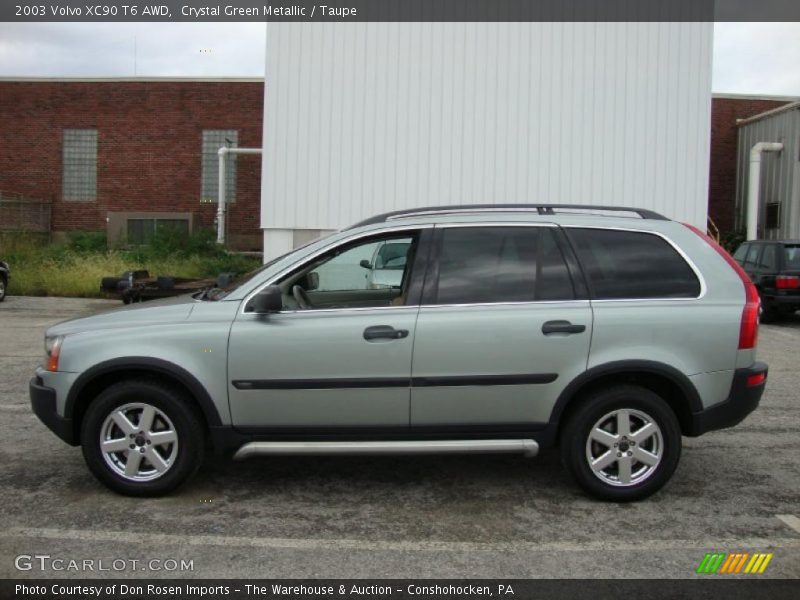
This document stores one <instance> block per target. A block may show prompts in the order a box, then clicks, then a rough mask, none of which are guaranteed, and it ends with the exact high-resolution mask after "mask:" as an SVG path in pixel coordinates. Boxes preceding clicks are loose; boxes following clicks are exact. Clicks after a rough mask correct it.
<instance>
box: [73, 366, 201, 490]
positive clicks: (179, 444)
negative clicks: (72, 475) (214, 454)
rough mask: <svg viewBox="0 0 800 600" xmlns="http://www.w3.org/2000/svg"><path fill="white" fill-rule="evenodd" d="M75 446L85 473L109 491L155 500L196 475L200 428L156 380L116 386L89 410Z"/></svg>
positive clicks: (190, 410)
mask: <svg viewBox="0 0 800 600" xmlns="http://www.w3.org/2000/svg"><path fill="white" fill-rule="evenodd" d="M81 446H82V448H83V456H84V459H85V460H86V464H87V465H88V467H89V469H90V470H91V471H92V473H93V474H94V475H95V476H96V477H97V478H98V479H99V480H100V481H101V482H102V483H104V484H105V485H106V486H108V487H109V488H111V489H112V490H114V491H115V492H119V493H121V494H126V495H129V496H159V495H161V494H165V493H167V492H170V491H172V490H173V489H175V488H176V487H178V486H179V485H180V484H182V483H183V482H184V481H186V480H187V479H188V478H189V477H191V476H192V475H193V474H194V473H195V472H196V471H197V469H198V468H199V466H200V463H201V462H202V457H203V447H204V429H203V425H202V421H201V419H200V417H199V416H198V414H197V411H196V410H195V409H194V407H193V406H192V405H191V404H190V402H189V401H188V400H187V398H185V397H183V395H182V394H181V393H180V391H179V390H176V389H174V388H172V387H169V386H166V385H163V384H162V383H160V382H158V381H150V380H129V381H121V382H119V383H116V384H114V385H112V386H111V387H109V388H107V389H106V390H104V391H103V392H102V393H101V394H100V395H99V396H98V397H97V398H96V399H95V400H94V401H93V402H92V403H91V404H90V405H89V408H88V410H87V411H86V416H85V417H84V420H83V425H82V427H81Z"/></svg>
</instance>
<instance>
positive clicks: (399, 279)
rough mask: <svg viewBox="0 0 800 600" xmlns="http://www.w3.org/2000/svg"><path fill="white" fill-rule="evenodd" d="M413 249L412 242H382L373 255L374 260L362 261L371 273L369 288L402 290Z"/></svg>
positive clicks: (368, 280) (368, 281)
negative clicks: (407, 263)
mask: <svg viewBox="0 0 800 600" xmlns="http://www.w3.org/2000/svg"><path fill="white" fill-rule="evenodd" d="M410 249H411V242H410V241H402V240H401V241H388V242H381V243H380V244H378V245H377V247H376V248H375V251H374V252H373V254H372V260H370V261H368V260H362V261H361V263H360V264H361V266H362V267H363V268H365V269H367V270H368V271H369V274H368V275H367V287H369V288H371V289H379V288H387V287H388V288H400V287H401V286H402V285H403V273H404V272H405V270H406V261H407V259H408V253H409V250H410Z"/></svg>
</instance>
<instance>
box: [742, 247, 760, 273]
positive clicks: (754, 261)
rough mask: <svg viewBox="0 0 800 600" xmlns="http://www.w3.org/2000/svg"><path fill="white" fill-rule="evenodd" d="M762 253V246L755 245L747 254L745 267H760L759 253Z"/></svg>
mask: <svg viewBox="0 0 800 600" xmlns="http://www.w3.org/2000/svg"><path fill="white" fill-rule="evenodd" d="M759 252H761V245H760V244H753V245H752V246H750V250H748V252H747V258H745V259H744V264H745V266H748V267H753V268H755V267H757V266H758V253H759Z"/></svg>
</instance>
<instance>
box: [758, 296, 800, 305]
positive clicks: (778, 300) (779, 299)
mask: <svg viewBox="0 0 800 600" xmlns="http://www.w3.org/2000/svg"><path fill="white" fill-rule="evenodd" d="M766 299H767V302H769V303H771V304H777V305H779V306H782V307H783V306H785V307H789V306H800V296H767V298H766Z"/></svg>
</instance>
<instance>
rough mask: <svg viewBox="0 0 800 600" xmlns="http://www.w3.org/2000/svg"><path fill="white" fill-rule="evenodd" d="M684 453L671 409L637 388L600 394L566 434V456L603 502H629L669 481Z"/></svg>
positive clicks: (577, 415)
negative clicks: (682, 452) (681, 454)
mask: <svg viewBox="0 0 800 600" xmlns="http://www.w3.org/2000/svg"><path fill="white" fill-rule="evenodd" d="M680 453H681V431H680V426H679V424H678V420H677V418H676V417H675V414H674V413H673V411H672V409H671V408H670V407H669V405H668V404H667V403H666V402H665V401H664V400H663V399H662V398H661V397H660V396H658V395H657V394H655V393H653V392H651V391H650V390H648V389H646V388H643V387H640V386H635V385H620V386H615V387H612V388H608V389H605V390H603V391H600V392H595V393H593V394H592V395H591V396H589V397H588V398H586V400H585V402H584V403H583V404H582V405H581V406H580V407H579V408H578V409H577V410H576V412H575V413H573V414H572V415H571V416H570V418H569V419H568V421H567V422H566V424H565V425H564V429H563V430H562V435H561V456H562V460H563V462H564V464H565V466H566V467H567V468H568V469H569V471H570V472H571V473H572V475H573V477H575V479H576V480H577V482H578V484H579V485H580V486H581V487H582V488H583V489H584V490H586V491H587V492H589V493H590V494H592V495H593V496H595V497H597V498H601V499H603V500H613V501H617V502H626V501H631V500H640V499H642V498H646V497H647V496H649V495H651V494H653V493H655V492H656V491H658V490H659V489H661V488H662V487H663V486H664V484H666V483H667V481H669V479H670V477H671V476H672V474H673V472H674V471H675V468H676V467H677V466H678V460H679V459H680Z"/></svg>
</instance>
